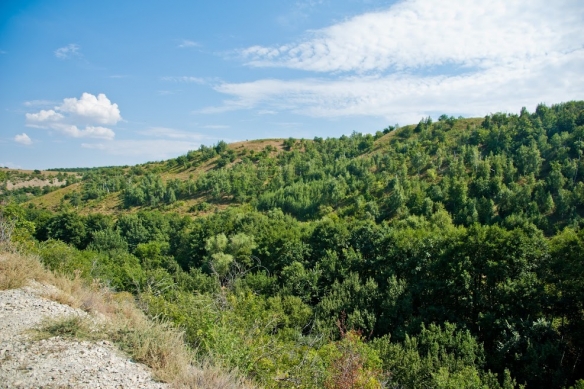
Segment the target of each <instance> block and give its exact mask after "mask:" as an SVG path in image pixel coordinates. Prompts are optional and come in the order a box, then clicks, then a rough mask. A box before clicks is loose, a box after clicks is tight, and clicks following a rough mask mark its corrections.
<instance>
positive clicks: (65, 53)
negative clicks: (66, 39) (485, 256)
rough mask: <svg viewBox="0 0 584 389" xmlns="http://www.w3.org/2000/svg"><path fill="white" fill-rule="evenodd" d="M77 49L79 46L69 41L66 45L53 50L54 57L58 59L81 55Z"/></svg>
mask: <svg viewBox="0 0 584 389" xmlns="http://www.w3.org/2000/svg"><path fill="white" fill-rule="evenodd" d="M79 50H81V46H79V45H78V44H75V43H70V44H68V45H67V46H64V47H60V48H58V49H57V50H55V57H57V58H59V59H71V58H74V57H78V56H80V55H81V53H80V52H79Z"/></svg>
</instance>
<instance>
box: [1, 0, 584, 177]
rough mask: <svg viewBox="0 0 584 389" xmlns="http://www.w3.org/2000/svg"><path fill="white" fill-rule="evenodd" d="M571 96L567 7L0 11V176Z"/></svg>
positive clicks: (166, 5)
mask: <svg viewBox="0 0 584 389" xmlns="http://www.w3.org/2000/svg"><path fill="white" fill-rule="evenodd" d="M574 99H584V6H582V3H581V1H580V0H558V1H555V2H549V1H547V0H546V1H542V0H530V1H519V0H518V1H512V2H510V1H503V0H485V1H478V0H477V1H470V0H468V1H466V0H460V1H452V2H443V1H434V0H403V1H382V0H368V1H366V0H346V1H334V2H333V1H329V0H298V1H274V0H270V1H259V0H249V1H246V2H242V1H214V2H203V1H172V2H163V1H146V0H145V1H141V2H130V1H119V0H118V1H110V0H103V1H91V2H89V1H64V0H53V1H24V0H19V1H12V0H3V1H2V2H1V3H0V166H9V167H21V168H29V169H33V168H41V169H44V168H50V167H78V166H105V165H120V164H135V163H141V162H146V161H153V160H161V159H167V158H172V157H176V156H178V155H181V154H184V153H186V152H187V151H188V150H192V149H196V148H198V147H199V146H200V145H201V144H206V145H210V144H214V143H216V142H217V141H218V140H221V139H223V140H226V141H228V142H231V141H237V140H245V139H258V138H276V137H278V138H284V137H286V138H287V137H290V136H292V137H296V138H302V137H304V138H309V139H312V138H313V137H315V136H321V137H327V136H335V137H337V136H340V135H342V134H350V133H352V132H353V131H358V132H364V133H374V132H375V131H377V130H381V129H383V128H384V127H386V126H387V125H393V124H395V123H399V124H409V123H415V122H417V121H419V120H420V118H422V117H425V116H432V117H437V116H439V115H441V114H443V113H445V114H448V115H454V116H459V115H462V116H484V115H486V114H488V113H491V112H497V111H503V112H518V111H519V109H520V108H521V107H522V106H525V107H527V108H528V109H529V110H533V109H534V108H535V106H536V105H537V104H538V103H540V102H544V103H547V104H553V103H559V102H563V101H568V100H574Z"/></svg>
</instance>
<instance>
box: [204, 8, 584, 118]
mask: <svg viewBox="0 0 584 389" xmlns="http://www.w3.org/2000/svg"><path fill="white" fill-rule="evenodd" d="M583 24H584V8H583V7H580V6H579V5H578V4H577V3H576V2H573V1H569V0H564V1H559V2H555V3H553V4H551V3H549V2H546V1H543V0H534V1H530V2H508V1H503V0H490V1H486V2H477V1H472V0H463V1H460V2H435V1H432V0H406V1H402V2H398V3H397V4H395V5H394V6H392V7H390V8H389V9H387V10H384V11H379V12H370V13H366V14H363V15H359V16H356V17H353V18H350V19H348V20H346V21H343V22H340V23H337V24H334V25H332V26H329V27H327V28H324V29H320V30H316V31H312V32H309V33H308V36H307V38H306V39H303V40H300V41H298V42H294V43H288V44H284V45H280V46H274V47H264V46H253V47H249V48H247V49H244V50H242V51H241V54H242V56H243V57H244V58H245V60H246V61H247V62H246V63H247V64H248V65H249V66H253V67H286V68H291V69H300V70H304V71H308V72H316V73H317V74H318V75H319V76H318V77H317V78H306V77H305V78H300V79H288V80H280V79H260V80H257V81H252V82H244V83H227V82H223V83H218V84H216V85H215V86H214V89H215V90H216V91H218V92H220V93H222V94H225V95H226V96H230V97H229V98H228V99H226V100H225V101H224V102H223V104H222V105H219V106H211V107H205V108H203V109H200V110H198V111H197V113H208V114H213V113H222V112H226V111H232V110H239V109H255V110H258V113H259V112H262V111H278V112H279V111H289V112H293V113H297V114H302V115H309V116H315V117H330V118H332V117H343V116H348V115H368V116H380V117H384V118H387V119H388V120H397V121H399V122H408V123H409V122H415V121H417V120H419V118H420V117H422V116H428V115H434V114H436V113H445V112H448V113H458V114H462V115H484V114H486V113H489V112H491V111H494V110H502V111H506V110H510V109H512V110H516V109H517V108H518V107H521V106H522V105H525V106H530V107H534V106H535V105H536V104H538V103H540V102H559V101H566V100H570V99H578V98H582V96H583V95H584V72H582V70H581V69H582V68H584V35H583V34H582V27H581V26H582V25H583Z"/></svg>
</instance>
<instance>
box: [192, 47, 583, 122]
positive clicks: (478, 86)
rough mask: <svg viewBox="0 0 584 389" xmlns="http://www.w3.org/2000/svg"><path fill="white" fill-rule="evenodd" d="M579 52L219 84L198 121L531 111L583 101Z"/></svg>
mask: <svg viewBox="0 0 584 389" xmlns="http://www.w3.org/2000/svg"><path fill="white" fill-rule="evenodd" d="M583 68H584V50H579V51H577V52H574V53H572V54H570V55H555V56H552V57H550V58H547V59H545V60H542V59H538V60H532V61H526V62H525V63H521V64H513V65H507V66H499V67H493V68H491V69H486V70H482V71H477V72H470V73H464V74H460V75H450V76H445V75H437V76H426V77H424V76H417V75H412V74H407V73H399V74H390V75H387V76H370V77H346V78H341V79H337V80H332V81H331V80H329V79H301V80H292V81H283V80H258V81H254V82H248V83H232V84H228V83H225V84H221V85H219V86H217V87H216V90H217V91H218V92H221V93H224V94H227V95H230V96H232V99H230V100H226V101H225V102H224V104H223V105H222V106H219V107H208V108H205V109H202V110H200V111H199V112H201V113H217V112H225V111H229V110H236V109H252V108H258V107H259V108H261V109H266V110H269V109H276V110H288V111H292V112H295V113H299V114H303V115H309V116H315V117H343V116H351V115H371V116H380V117H385V118H387V119H388V120H392V121H393V120H397V121H398V122H400V123H414V122H417V121H418V120H419V119H420V118H421V117H422V116H428V115H434V114H436V113H456V114H460V115H465V116H476V115H478V116H483V115H485V114H487V113H489V112H496V111H509V110H512V111H517V110H518V109H519V108H520V107H521V106H527V107H532V108H534V107H535V106H536V105H537V104H538V103H540V102H547V103H548V104H551V103H558V102H561V101H567V100H572V99H581V98H582V96H583V95H584V72H582V69H583Z"/></svg>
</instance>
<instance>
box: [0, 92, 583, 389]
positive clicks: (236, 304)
mask: <svg viewBox="0 0 584 389" xmlns="http://www.w3.org/2000/svg"><path fill="white" fill-rule="evenodd" d="M583 154H584V101H576V102H567V103H562V104H556V105H552V106H549V107H548V106H545V105H543V104H542V105H539V106H538V107H537V108H536V110H535V112H533V113H531V112H528V111H527V110H526V109H522V110H521V111H520V112H519V113H518V114H508V113H494V114H491V115H488V116H486V117H485V118H470V119H465V118H454V117H448V116H446V115H443V116H441V117H440V118H439V120H437V121H433V120H432V119H431V118H425V119H423V120H421V121H420V122H419V123H418V124H414V125H408V126H404V127H393V126H390V127H387V128H385V129H383V130H382V131H377V132H376V133H375V134H361V133H357V132H354V133H353V134H351V135H350V136H342V137H340V138H328V139H322V138H318V137H316V138H314V139H311V140H306V139H293V138H289V139H268V140H255V141H246V142H239V143H234V144H230V145H229V144H226V143H225V142H219V143H217V144H216V145H214V146H212V147H207V146H201V147H200V149H198V150H193V151H190V152H188V153H187V154H186V155H182V156H179V157H177V158H175V159H171V160H168V161H159V162H149V163H145V164H141V165H136V166H131V167H128V166H125V167H104V168H93V169H85V170H83V171H81V170H77V171H72V172H69V173H68V174H71V175H73V174H74V175H75V176H71V179H70V181H69V183H68V185H65V186H64V187H61V188H57V189H55V190H51V191H50V193H44V194H43V193H33V192H32V191H30V192H28V194H26V193H27V192H26V190H25V189H24V188H19V189H18V190H19V191H20V192H14V191H10V190H8V189H7V187H6V188H4V189H3V194H2V196H3V198H4V201H5V205H4V206H3V215H4V216H3V217H4V219H5V220H6V222H5V225H10V226H11V228H12V227H13V228H14V230H12V232H11V236H12V241H14V242H16V243H17V244H19V245H21V246H22V247H25V249H26V250H28V251H31V252H34V253H36V254H37V255H39V256H40V257H41V258H42V261H43V263H44V264H45V266H47V267H48V268H49V269H53V270H54V271H61V272H65V273H67V274H73V273H75V274H77V276H78V277H80V278H81V279H85V280H87V281H88V282H89V281H90V280H92V279H100V280H102V281H103V282H106V283H107V285H108V286H109V287H110V288H111V289H113V290H116V291H125V292H130V293H132V294H133V295H135V296H136V298H137V299H139V301H140V302H141V304H142V307H143V309H144V310H145V312H146V313H147V314H148V315H150V316H152V317H162V318H165V319H166V320H169V321H171V322H173V323H174V325H176V326H178V327H179V328H181V329H182V330H184V332H185V339H186V341H187V342H188V344H190V345H191V346H192V347H193V348H194V349H196V350H197V353H198V354H197V355H198V357H199V358H203V359H208V360H211V361H213V363H216V364H218V365H221V366H225V367H227V368H230V369H237V370H238V371H239V372H240V373H241V374H243V375H245V376H246V377H248V378H249V379H251V380H254V382H255V383H256V384H257V385H259V386H263V387H269V388H286V387H289V388H313V387H325V388H345V387H346V388H349V387H359V388H381V387H406V388H426V387H433V388H459V387H460V388H471V387H472V388H475V387H481V388H512V387H520V385H526V387H527V388H568V387H570V386H572V385H576V387H581V386H578V385H582V384H584V381H582V380H583V379H584V374H582V371H584V364H583V359H582V355H583V354H584V341H583V339H584V336H583V335H582V334H584V306H583V302H584V276H583V274H584V263H583V262H582V258H584V232H583V230H582V226H583V224H584V219H583V217H584V161H583V160H582V155H583ZM41 173H42V172H41ZM60 173H62V174H64V172H60ZM37 174H38V173H37ZM4 175H5V176H3V178H2V177H0V178H2V179H3V180H4V182H7V179H8V178H9V177H8V176H9V174H8V173H7V172H4ZM10 175H11V176H10V177H12V173H10ZM72 177H79V178H78V179H75V180H73V178H72ZM22 180H25V177H23V178H22Z"/></svg>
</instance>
